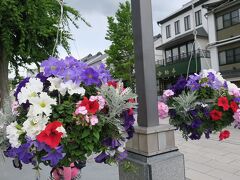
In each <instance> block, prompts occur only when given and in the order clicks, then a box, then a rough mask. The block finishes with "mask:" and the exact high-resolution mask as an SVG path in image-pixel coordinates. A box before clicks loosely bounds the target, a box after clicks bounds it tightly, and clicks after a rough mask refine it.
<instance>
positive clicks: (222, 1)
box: [203, 0, 240, 13]
mask: <svg viewBox="0 0 240 180" xmlns="http://www.w3.org/2000/svg"><path fill="white" fill-rule="evenodd" d="M237 4H240V1H239V0H218V1H217V0H216V1H214V2H211V3H206V4H204V5H203V7H204V8H206V9H208V11H209V13H211V12H214V13H215V12H219V11H221V10H224V9H226V8H229V7H232V6H235V5H237Z"/></svg>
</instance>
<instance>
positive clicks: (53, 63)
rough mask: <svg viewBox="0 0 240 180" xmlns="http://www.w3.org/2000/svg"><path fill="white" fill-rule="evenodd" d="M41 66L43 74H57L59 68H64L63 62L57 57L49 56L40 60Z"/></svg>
mask: <svg viewBox="0 0 240 180" xmlns="http://www.w3.org/2000/svg"><path fill="white" fill-rule="evenodd" d="M41 67H43V68H44V76H46V77H49V76H51V75H54V76H59V74H60V72H61V70H63V69H65V64H63V62H62V61H59V60H58V59H57V58H54V57H50V58H49V59H47V60H45V61H43V62H42V64H41Z"/></svg>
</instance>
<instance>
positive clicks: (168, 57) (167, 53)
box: [166, 50, 172, 63]
mask: <svg viewBox="0 0 240 180" xmlns="http://www.w3.org/2000/svg"><path fill="white" fill-rule="evenodd" d="M166 60H167V63H168V62H172V53H171V50H167V51H166Z"/></svg>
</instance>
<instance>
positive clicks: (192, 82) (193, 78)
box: [186, 75, 201, 91]
mask: <svg viewBox="0 0 240 180" xmlns="http://www.w3.org/2000/svg"><path fill="white" fill-rule="evenodd" d="M199 79H200V76H198V75H190V76H189V79H188V81H187V85H186V86H187V87H189V88H190V89H191V90H192V91H196V90H198V89H199V88H200V87H201V86H200V84H199Z"/></svg>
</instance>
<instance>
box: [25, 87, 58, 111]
mask: <svg viewBox="0 0 240 180" xmlns="http://www.w3.org/2000/svg"><path fill="white" fill-rule="evenodd" d="M29 102H30V103H31V104H32V105H30V109H29V113H28V116H37V115H42V113H44V114H45V115H46V116H50V114H51V113H52V107H51V106H52V105H56V104H57V101H56V99H53V98H51V97H50V96H49V95H48V94H47V93H45V92H42V93H41V94H40V95H39V97H35V98H32V99H31V100H30V101H29Z"/></svg>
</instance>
